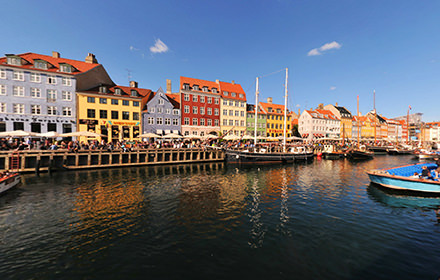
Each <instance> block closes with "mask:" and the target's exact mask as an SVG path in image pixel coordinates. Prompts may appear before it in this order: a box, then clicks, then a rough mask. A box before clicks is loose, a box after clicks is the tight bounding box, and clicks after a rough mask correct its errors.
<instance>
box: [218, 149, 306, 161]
mask: <svg viewBox="0 0 440 280" xmlns="http://www.w3.org/2000/svg"><path fill="white" fill-rule="evenodd" d="M225 153H226V157H225V158H226V161H227V162H229V163H287V162H294V161H299V160H310V159H313V157H314V154H313V152H307V153H272V152H268V153H258V152H248V151H236V150H226V152H225Z"/></svg>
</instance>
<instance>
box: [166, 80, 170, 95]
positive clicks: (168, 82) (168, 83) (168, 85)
mask: <svg viewBox="0 0 440 280" xmlns="http://www.w3.org/2000/svg"><path fill="white" fill-rule="evenodd" d="M167 93H171V80H170V79H167Z"/></svg>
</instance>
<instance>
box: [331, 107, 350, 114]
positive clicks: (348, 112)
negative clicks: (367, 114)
mask: <svg viewBox="0 0 440 280" xmlns="http://www.w3.org/2000/svg"><path fill="white" fill-rule="evenodd" d="M335 108H336V109H337V110H338V111H339V112H340V113H341V114H348V115H350V116H351V113H350V111H348V110H347V109H346V108H345V107H342V106H335Z"/></svg>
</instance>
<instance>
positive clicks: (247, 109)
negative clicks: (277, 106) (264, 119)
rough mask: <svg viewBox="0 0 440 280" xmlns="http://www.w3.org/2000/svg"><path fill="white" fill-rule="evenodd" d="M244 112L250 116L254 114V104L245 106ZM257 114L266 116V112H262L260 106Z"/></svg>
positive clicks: (262, 109)
mask: <svg viewBox="0 0 440 280" xmlns="http://www.w3.org/2000/svg"><path fill="white" fill-rule="evenodd" d="M246 112H247V113H251V114H255V105H254V104H246ZM258 114H260V115H266V114H267V112H266V110H264V108H263V107H262V106H261V104H260V110H259V111H258Z"/></svg>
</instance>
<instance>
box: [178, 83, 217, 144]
mask: <svg viewBox="0 0 440 280" xmlns="http://www.w3.org/2000/svg"><path fill="white" fill-rule="evenodd" d="M219 88H220V86H219V84H218V82H211V81H205V80H200V79H193V78H187V77H180V95H181V98H180V99H181V103H180V104H181V107H180V110H181V114H182V134H183V135H194V136H205V135H207V134H215V135H218V133H219V132H220V97H221V96H220V89H219Z"/></svg>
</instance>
